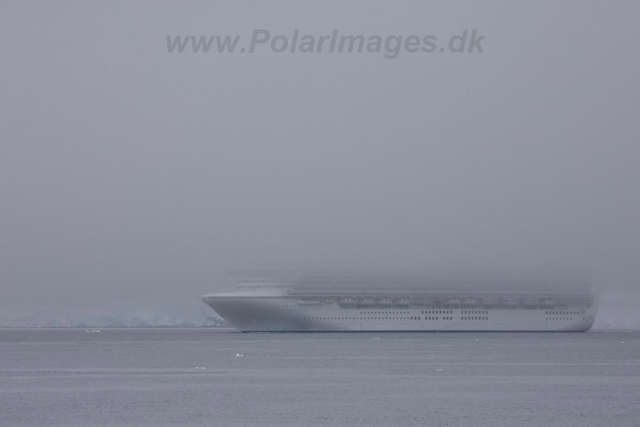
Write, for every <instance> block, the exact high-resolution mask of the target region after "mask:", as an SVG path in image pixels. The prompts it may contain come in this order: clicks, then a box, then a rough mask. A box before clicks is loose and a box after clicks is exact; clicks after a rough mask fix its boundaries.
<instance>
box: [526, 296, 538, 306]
mask: <svg viewBox="0 0 640 427" xmlns="http://www.w3.org/2000/svg"><path fill="white" fill-rule="evenodd" d="M524 305H526V306H527V307H535V306H537V305H538V298H526V299H525V300H524Z"/></svg>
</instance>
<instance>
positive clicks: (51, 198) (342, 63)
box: [0, 0, 640, 326]
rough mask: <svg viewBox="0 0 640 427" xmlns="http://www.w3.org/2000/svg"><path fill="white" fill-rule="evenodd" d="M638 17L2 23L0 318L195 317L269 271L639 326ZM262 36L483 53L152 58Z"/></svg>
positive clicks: (549, 14)
mask: <svg viewBox="0 0 640 427" xmlns="http://www.w3.org/2000/svg"><path fill="white" fill-rule="evenodd" d="M639 12H640V4H638V2H637V1H616V2H609V3H606V2H585V1H583V0H581V1H577V0H572V1H563V2H552V1H546V0H545V1H532V2H528V1H526V2H515V3H514V2H510V1H487V2H482V3H481V4H480V3H478V4H470V3H469V2H457V1H454V2H452V1H446V2H445V1H442V2H429V3H423V2H401V3H398V2H373V1H354V2H349V3H346V4H345V3H344V2H313V3H311V2H294V1H290V2H282V1H276V2H237V1H225V2H211V3H209V2H183V3H181V4H180V7H178V5H177V3H172V4H171V3H166V2H142V1H141V2H135V3H130V2H122V1H120V2H113V3H102V4H100V3H85V2H58V3H55V4H54V3H50V4H47V3H41V4H35V3H20V2H3V3H2V4H0V43H1V45H2V56H1V57H0V67H1V75H2V78H1V79H0V291H1V292H2V297H1V298H0V320H2V319H3V318H5V319H11V318H15V317H16V316H18V317H20V316H23V317H24V316H36V317H37V319H39V320H38V321H39V322H40V323H42V322H45V321H46V319H49V318H57V317H56V316H58V317H59V316H62V315H64V316H72V317H73V316H76V315H77V316H85V315H87V313H103V312H108V313H112V312H114V310H115V311H117V310H123V307H125V308H126V310H128V311H127V312H128V313H131V312H137V311H139V312H145V310H153V309H154V307H155V308H158V307H159V308H158V310H159V312H162V313H164V312H165V311H163V310H169V311H170V312H171V313H174V312H176V311H177V312H180V313H185V314H184V316H183V317H189V316H192V314H191V313H195V312H197V313H198V316H200V311H199V310H200V309H203V310H205V309H207V307H204V308H203V305H202V303H201V302H200V296H201V295H202V294H204V293H206V292H210V291H214V290H223V289H226V288H227V287H229V286H231V285H232V284H233V278H232V277H231V276H230V275H229V274H227V271H228V270H229V269H242V268H264V269H269V268H273V269H311V270H314V271H335V270H344V269H349V270H358V271H368V270H376V271H387V272H388V271H406V272H411V274H419V273H429V272H432V271H436V272H439V273H443V274H447V273H456V274H458V273H462V274H466V275H469V274H470V272H483V274H487V273H489V274H509V275H512V276H518V275H519V274H522V275H530V274H566V275H570V276H579V277H583V278H585V279H586V280H588V281H590V282H591V283H594V284H596V285H598V286H600V287H602V288H603V292H604V300H603V301H605V302H606V303H605V304H604V305H603V308H602V310H601V314H600V315H599V321H600V316H602V319H604V320H602V322H605V321H606V322H608V323H607V324H617V325H623V326H624V325H628V324H633V322H636V321H637V319H638V318H637V314H636V313H637V311H638V310H637V306H638V305H637V302H638V295H639V294H640V291H639V286H638V283H639V281H640V262H638V261H639V260H640V245H639V243H638V242H639V241H640V191H639V188H638V187H639V183H640V160H639V155H640V147H639V145H638V142H639V141H640V122H639V120H638V118H639V117H640V101H639V99H640V90H639V88H640V85H639V84H638V77H637V76H638V75H640V49H638V46H637V44H638V43H637V41H638V40H640V27H639V26H638V25H637V22H638V17H639V16H640V13H639ZM255 29H266V30H268V31H269V32H270V33H271V34H274V35H275V34H283V35H287V36H288V35H290V34H291V33H292V32H293V31H294V30H295V29H299V30H300V32H301V33H306V34H318V35H320V34H330V33H331V32H332V31H333V30H334V29H338V30H339V31H340V33H341V34H364V35H381V36H382V37H386V36H387V35H394V34H395V35H402V36H404V37H407V36H409V35H412V34H417V35H419V36H421V37H422V36H423V35H428V34H435V35H437V36H438V37H442V38H443V39H444V38H445V37H449V36H450V35H453V34H459V33H461V32H462V31H463V30H465V29H469V30H471V29H477V30H478V32H479V33H480V34H482V35H484V36H485V39H484V40H483V41H482V49H483V51H482V53H479V52H474V53H451V52H446V53H443V54H440V53H438V52H436V53H430V54H424V53H408V52H401V53H400V54H399V55H398V57H397V58H395V59H388V58H385V57H384V56H383V55H381V54H368V53H360V54H359V53H355V52H352V53H344V52H343V53H329V52H321V53H311V54H305V53H302V52H295V53H290V52H284V53H275V52H273V51H271V50H269V49H268V48H264V49H262V50H256V52H254V53H248V52H247V53H237V52H234V53H214V52H209V53H193V52H186V51H185V52H183V53H177V52H174V53H169V52H168V48H167V40H166V38H167V36H171V37H174V36H189V35H196V36H201V35H203V36H211V35H231V36H235V35H240V36H241V37H242V40H248V39H249V38H250V37H251V35H252V32H253V31H254V30H255ZM183 308H184V309H183ZM180 316H181V315H176V317H180ZM607 316H608V317H607ZM29 318H32V317H29ZM607 319H608V320H607ZM616 322H617V323H616ZM32 323H38V322H36V321H34V322H32Z"/></svg>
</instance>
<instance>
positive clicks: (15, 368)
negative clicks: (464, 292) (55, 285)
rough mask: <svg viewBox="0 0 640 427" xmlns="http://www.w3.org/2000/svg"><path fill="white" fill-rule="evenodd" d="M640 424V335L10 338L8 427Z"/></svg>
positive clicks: (23, 332)
mask: <svg viewBox="0 0 640 427" xmlns="http://www.w3.org/2000/svg"><path fill="white" fill-rule="evenodd" d="M45 425H46V426H70V425H89V426H98V425H100V426H142V425H165V426H178V425H186V426H201V425H202V426H397V427H400V426H474V427H476V426H492V427H497V426H498V427H499V426H505V427H507V426H508V427H513V426H536V427H538V426H563V427H568V426H576V427H578V426H579V427H590V426H594V427H595V426H598V427H603V426H607V427H611V426H630V427H631V426H633V427H638V426H640V331H592V332H588V333H327V334H324V333H313V334H294V333H290V334H278V333H272V334H266V333H265V334H258V333H254V334H240V333H235V332H231V331H224V330H215V329H102V330H100V331H99V332H98V331H95V332H92V331H91V330H85V329H2V330H0V426H3V427H4V426H45Z"/></svg>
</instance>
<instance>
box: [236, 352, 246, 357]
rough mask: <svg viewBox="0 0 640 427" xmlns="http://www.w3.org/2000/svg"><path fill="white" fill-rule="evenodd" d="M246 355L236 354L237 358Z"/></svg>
mask: <svg viewBox="0 0 640 427" xmlns="http://www.w3.org/2000/svg"><path fill="white" fill-rule="evenodd" d="M242 356H244V354H240V353H236V357H242Z"/></svg>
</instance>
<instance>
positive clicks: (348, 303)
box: [338, 297, 356, 307]
mask: <svg viewBox="0 0 640 427" xmlns="http://www.w3.org/2000/svg"><path fill="white" fill-rule="evenodd" d="M355 302H356V300H354V299H353V298H348V297H347V298H340V299H339V300H338V304H340V306H341V307H353V304H355Z"/></svg>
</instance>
